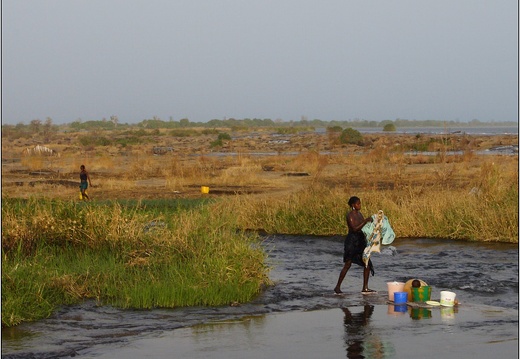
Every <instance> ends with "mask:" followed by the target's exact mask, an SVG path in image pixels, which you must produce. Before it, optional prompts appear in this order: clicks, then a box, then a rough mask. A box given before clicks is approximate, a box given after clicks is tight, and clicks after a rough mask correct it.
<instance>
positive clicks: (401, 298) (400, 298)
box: [394, 292, 408, 304]
mask: <svg viewBox="0 0 520 359" xmlns="http://www.w3.org/2000/svg"><path fill="white" fill-rule="evenodd" d="M407 301H408V293H406V292H395V293H394V304H406V302H407Z"/></svg>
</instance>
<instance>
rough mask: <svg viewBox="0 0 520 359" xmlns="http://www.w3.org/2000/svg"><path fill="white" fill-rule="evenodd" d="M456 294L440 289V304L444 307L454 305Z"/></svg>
mask: <svg viewBox="0 0 520 359" xmlns="http://www.w3.org/2000/svg"><path fill="white" fill-rule="evenodd" d="M455 297H456V294H455V293H453V292H449V291H447V290H443V291H441V305H443V306H445V307H453V306H454V305H455Z"/></svg>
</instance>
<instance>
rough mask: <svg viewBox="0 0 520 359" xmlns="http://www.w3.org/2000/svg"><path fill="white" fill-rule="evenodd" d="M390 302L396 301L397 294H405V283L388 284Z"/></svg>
mask: <svg viewBox="0 0 520 359" xmlns="http://www.w3.org/2000/svg"><path fill="white" fill-rule="evenodd" d="M386 285H387V287H388V300H391V301H392V302H393V301H394V293H395V292H404V283H402V282H387V283H386Z"/></svg>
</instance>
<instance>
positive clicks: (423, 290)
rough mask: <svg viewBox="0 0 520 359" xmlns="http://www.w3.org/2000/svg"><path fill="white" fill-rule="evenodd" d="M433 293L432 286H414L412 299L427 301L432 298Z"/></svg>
mask: <svg viewBox="0 0 520 359" xmlns="http://www.w3.org/2000/svg"><path fill="white" fill-rule="evenodd" d="M431 295H432V287H430V286H429V285H425V286H423V287H419V288H412V300H413V301H414V302H426V301H427V300H430V297H431Z"/></svg>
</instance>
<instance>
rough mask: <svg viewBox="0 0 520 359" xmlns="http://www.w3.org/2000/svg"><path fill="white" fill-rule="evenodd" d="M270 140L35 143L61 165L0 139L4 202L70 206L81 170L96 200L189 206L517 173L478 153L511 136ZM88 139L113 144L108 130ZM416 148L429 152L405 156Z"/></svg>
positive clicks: (509, 141)
mask: <svg viewBox="0 0 520 359" xmlns="http://www.w3.org/2000/svg"><path fill="white" fill-rule="evenodd" d="M226 130H229V129H223V130H222V131H226ZM272 132H273V131H272V129H271V130H269V129H262V130H255V131H254V132H252V131H251V132H246V131H240V132H237V133H233V136H232V138H233V139H232V140H229V141H224V143H223V145H222V146H218V147H212V145H211V143H212V141H214V140H215V137H216V136H215V135H202V134H201V135H198V136H189V137H173V136H171V135H168V134H167V133H161V132H160V131H157V130H155V132H154V133H155V134H156V136H150V142H149V143H147V144H145V145H143V144H140V145H128V146H124V147H123V146H81V145H80V144H79V141H78V137H80V136H85V134H84V133H70V132H69V133H61V134H60V133H56V134H54V135H53V138H52V141H51V142H49V143H42V145H44V146H47V147H49V148H52V149H53V150H55V151H57V152H58V153H59V157H57V156H39V155H29V156H26V155H23V154H22V150H23V149H25V148H27V147H31V146H34V145H35V144H36V141H35V140H34V139H20V138H19V139H9V138H3V140H2V195H3V196H11V197H29V196H36V197H40V196H41V197H51V198H61V199H66V198H71V199H72V198H74V199H75V198H77V195H78V182H79V179H78V176H79V166H80V165H81V164H85V165H86V167H87V170H88V171H89V172H90V175H91V178H92V183H93V188H90V190H89V193H90V194H91V196H92V197H93V198H94V199H115V198H118V199H121V198H169V197H185V198H191V197H197V196H201V195H202V194H201V193H200V186H203V185H204V186H208V187H210V193H209V196H210V197H211V196H220V195H228V194H265V195H272V196H276V195H279V194H281V193H287V191H299V190H301V189H302V188H305V187H307V186H309V185H316V184H319V185H322V186H326V187H330V188H338V187H340V188H344V189H345V190H346V191H348V192H355V191H357V190H381V189H390V190H391V189H397V188H402V187H409V188H410V190H414V191H421V189H424V188H428V187H429V186H439V185H440V186H444V187H446V188H463V189H465V190H466V189H467V190H468V191H470V190H471V189H472V188H473V187H478V185H479V178H482V175H483V173H482V172H483V171H485V169H483V168H485V167H483V165H484V164H486V163H494V166H499V167H500V169H499V170H500V171H505V172H507V173H512V172H515V173H517V172H518V171H517V169H518V156H493V155H478V154H476V153H477V152H478V151H483V150H486V149H489V148H492V147H495V146H505V145H518V136H517V135H501V136H498V135H497V136H471V135H466V134H454V135H403V134H392V133H388V134H372V135H364V136H363V137H364V146H358V145H341V144H339V142H338V140H337V136H334V134H317V133H296V134H293V135H277V134H273V133H272ZM94 135H95V136H107V137H110V136H113V134H112V133H111V132H110V131H106V132H102V131H97V132H96V133H95V134H94ZM418 145H420V146H422V148H424V149H426V150H428V151H430V152H433V153H435V154H434V155H431V153H430V154H421V152H412V153H411V154H410V152H409V149H410V148H413V146H416V147H417V146H418ZM154 146H171V147H173V151H171V152H167V153H165V154H164V155H154V154H153V152H152V148H153V147H154ZM447 151H461V153H459V154H455V155H452V154H449V152H447ZM502 167H503V168H502ZM511 185H513V184H511Z"/></svg>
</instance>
